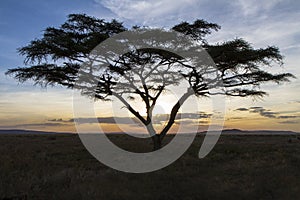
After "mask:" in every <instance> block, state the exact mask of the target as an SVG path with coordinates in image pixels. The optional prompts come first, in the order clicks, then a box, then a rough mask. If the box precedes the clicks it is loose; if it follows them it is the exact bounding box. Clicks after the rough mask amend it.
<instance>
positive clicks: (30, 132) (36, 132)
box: [0, 129, 71, 134]
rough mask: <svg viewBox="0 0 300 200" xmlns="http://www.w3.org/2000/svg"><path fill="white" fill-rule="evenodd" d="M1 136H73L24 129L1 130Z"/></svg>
mask: <svg viewBox="0 0 300 200" xmlns="http://www.w3.org/2000/svg"><path fill="white" fill-rule="evenodd" d="M0 134H71V133H66V132H64V133H61V132H48V131H34V130H22V129H10V130H1V129H0Z"/></svg>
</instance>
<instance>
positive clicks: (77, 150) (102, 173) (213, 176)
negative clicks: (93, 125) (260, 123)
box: [0, 134, 300, 200]
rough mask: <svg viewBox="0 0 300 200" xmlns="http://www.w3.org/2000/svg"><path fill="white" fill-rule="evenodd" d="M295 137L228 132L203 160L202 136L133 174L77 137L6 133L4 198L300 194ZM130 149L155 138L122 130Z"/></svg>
mask: <svg viewBox="0 0 300 200" xmlns="http://www.w3.org/2000/svg"><path fill="white" fill-rule="evenodd" d="M290 137H291V136H228V135H227V136H221V138H220V140H219V142H218V144H217V145H216V146H215V148H214V149H213V151H212V152H211V153H210V154H209V155H208V156H207V157H205V158H204V159H198V157H197V155H198V150H199V147H200V145H201V141H202V139H203V137H202V136H198V137H197V138H196V139H195V141H194V143H193V145H192V146H191V147H190V148H189V150H188V151H187V152H186V153H185V154H184V155H183V156H182V157H181V158H180V159H179V160H177V161H176V162H175V163H173V164H172V165H170V166H168V167H166V168H164V169H161V170H159V171H156V172H152V173H146V174H128V173H123V172H119V171H115V170H113V169H110V168H108V167H106V166H105V165H103V164H101V163H99V162H98V161H97V160H96V159H94V158H93V157H92V156H91V155H90V154H89V153H88V152H87V150H86V149H85V148H84V147H83V145H82V144H81V141H80V139H79V137H78V136H77V135H30V134H26V135H17V134H1V135H0V163H1V164H0V199H13V198H15V199H22V198H23V199H25V198H27V199H64V200H65V199H72V200H73V199H88V200H90V199H99V200H112V199H116V200H117V199H118V200H123V199H128V200H135V199H143V200H148V199H149V200H150V199H151V200H173V199H183V200H193V199H299V196H300V143H299V141H297V140H294V139H292V140H290ZM110 138H111V139H112V141H113V142H115V143H117V144H118V145H119V146H122V147H123V148H125V149H128V150H132V151H136V152H146V151H149V150H150V149H151V143H150V141H149V140H142V141H140V140H139V141H137V140H132V139H131V138H128V137H125V136H121V135H115V136H110Z"/></svg>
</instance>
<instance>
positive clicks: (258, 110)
mask: <svg viewBox="0 0 300 200" xmlns="http://www.w3.org/2000/svg"><path fill="white" fill-rule="evenodd" d="M235 111H240V112H245V111H248V112H249V113H257V114H259V115H260V116H262V117H266V118H273V119H295V118H300V116H298V115H281V113H280V112H274V111H271V110H269V109H266V108H263V107H250V108H237V109H235ZM280 123H282V122H280Z"/></svg>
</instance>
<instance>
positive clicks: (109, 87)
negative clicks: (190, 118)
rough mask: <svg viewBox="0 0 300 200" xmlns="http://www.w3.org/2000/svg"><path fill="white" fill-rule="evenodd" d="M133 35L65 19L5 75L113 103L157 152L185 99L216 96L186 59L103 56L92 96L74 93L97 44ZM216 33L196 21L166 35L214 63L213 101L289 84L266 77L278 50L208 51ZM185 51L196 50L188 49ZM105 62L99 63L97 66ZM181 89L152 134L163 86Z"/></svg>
mask: <svg viewBox="0 0 300 200" xmlns="http://www.w3.org/2000/svg"><path fill="white" fill-rule="evenodd" d="M136 29H139V28H138V27H132V28H126V27H124V26H123V24H122V23H121V22H118V21H117V20H112V21H110V22H108V21H105V20H104V19H97V18H95V17H91V16H87V15H85V14H71V15H69V16H68V19H67V21H66V22H65V23H64V24H62V25H61V26H60V27H58V28H55V27H48V28H46V30H45V31H44V35H43V37H42V38H41V39H35V40H33V41H31V42H30V43H29V44H28V45H27V46H25V47H22V48H20V49H18V51H19V53H20V54H21V55H23V56H25V60H24V63H25V64H26V65H28V66H26V67H18V68H13V69H9V70H8V71H7V74H9V75H12V76H13V77H14V78H16V79H17V80H18V81H20V82H24V81H27V80H32V81H33V82H34V83H35V84H38V85H41V86H43V87H46V86H48V85H51V86H54V85H62V86H65V87H67V88H71V89H72V88H75V89H80V90H81V91H82V94H84V95H87V96H92V97H93V98H96V99H101V100H108V99H110V97H111V96H114V97H116V98H117V99H119V100H120V101H121V102H122V103H123V104H124V105H125V107H126V108H127V109H128V110H129V111H130V112H131V113H132V114H133V115H134V116H135V117H137V118H138V119H139V120H140V121H141V122H142V124H144V125H145V126H146V127H147V130H148V132H149V134H150V135H151V136H152V139H153V141H154V146H155V149H158V148H160V146H161V140H162V139H163V137H164V136H165V135H166V134H167V132H168V131H169V130H170V128H171V126H172V125H173V124H174V121H175V118H176V115H177V113H178V111H179V109H180V107H181V105H182V104H183V103H184V101H185V100H186V99H188V98H189V97H190V96H191V95H196V96H211V95H216V94H217V93H213V92H211V91H210V89H211V88H213V87H215V86H216V85H213V84H208V82H207V80H208V79H205V78H204V75H203V69H202V70H201V68H199V66H194V65H193V62H185V59H186V58H183V57H182V56H180V55H177V54H174V53H172V52H170V51H165V50H162V49H159V48H140V49H138V48H137V49H132V50H131V51H130V52H127V53H124V54H122V55H119V56H117V57H114V56H109V55H106V58H103V59H104V60H105V59H106V62H105V66H104V65H103V66H104V67H102V68H101V69H103V70H100V71H97V72H96V76H95V74H94V76H93V77H94V78H93V79H89V82H88V84H94V85H95V86H96V89H95V90H92V91H91V90H89V88H88V84H87V83H84V84H83V85H80V87H76V85H75V82H76V80H78V72H79V70H80V68H81V67H82V66H84V65H85V66H86V65H87V63H89V62H88V61H89V60H90V59H91V52H92V51H93V50H94V49H95V47H96V46H97V45H98V44H99V43H101V42H103V41H105V40H106V39H108V38H111V37H113V36H115V35H117V34H119V33H122V32H124V31H128V30H136ZM146 29H147V28H146ZM219 29H220V26H219V25H217V24H214V23H209V22H206V21H205V20H200V19H198V20H196V21H194V22H193V23H188V22H182V23H180V24H177V25H175V26H174V27H172V28H171V29H170V30H167V31H176V32H178V33H180V34H181V35H184V36H188V37H189V38H191V40H192V42H195V43H198V44H201V47H202V48H203V49H205V50H206V52H207V53H208V54H209V55H210V57H211V58H212V60H213V61H214V63H215V68H216V69H215V72H217V73H218V75H219V77H220V80H221V81H222V86H223V87H224V90H222V92H219V93H222V94H223V95H227V96H238V97H247V96H254V97H255V96H260V97H262V96H264V95H266V92H265V91H262V90H261V89H260V86H261V84H263V83H266V82H275V83H281V82H286V81H289V80H290V78H293V77H294V76H293V75H292V74H290V73H280V74H273V73H271V72H270V71H271V68H272V67H274V66H276V65H282V64H283V57H282V55H281V54H280V51H279V49H278V48H277V47H274V46H269V47H266V48H260V49H255V48H254V47H253V46H251V45H250V44H249V43H248V42H246V41H245V40H243V39H240V38H237V39H234V40H231V41H226V42H223V43H217V44H209V43H208V42H207V41H206V40H205V36H207V35H209V34H211V33H212V31H218V30H219ZM149 30H150V29H149ZM174 48H175V47H174ZM191 48H194V47H193V45H191ZM103 50H104V51H105V49H103ZM106 53H107V52H106ZM107 58H109V59H107ZM103 59H102V60H101V59H100V60H101V62H102V61H103ZM87 69H89V70H88V71H82V72H81V73H86V74H87V75H88V74H89V73H91V71H92V70H93V69H94V68H93V66H89V68H87ZM94 70H95V69H94ZM206 70H207V69H206ZM93 73H95V71H94V72H93ZM120 78H122V81H120V80H121V79H120ZM182 81H186V82H187V83H188V85H189V88H188V89H187V92H186V93H185V94H183V95H182V97H181V98H180V99H178V102H177V103H175V104H174V106H173V109H172V111H171V113H170V116H169V119H168V122H167V123H166V126H165V127H164V128H163V129H162V131H161V132H159V133H157V132H156V130H154V128H153V124H152V111H153V108H154V106H155V105H156V102H157V100H158V98H159V97H160V96H161V94H162V93H163V91H165V90H166V89H167V86H169V85H176V84H179V83H180V82H182ZM135 98H140V99H141V100H142V101H143V102H144V104H145V108H146V111H147V116H142V115H141V114H140V113H139V112H138V111H137V110H136V109H135V108H133V107H132V106H131V105H130V100H131V99H135Z"/></svg>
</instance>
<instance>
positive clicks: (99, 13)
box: [0, 0, 300, 131]
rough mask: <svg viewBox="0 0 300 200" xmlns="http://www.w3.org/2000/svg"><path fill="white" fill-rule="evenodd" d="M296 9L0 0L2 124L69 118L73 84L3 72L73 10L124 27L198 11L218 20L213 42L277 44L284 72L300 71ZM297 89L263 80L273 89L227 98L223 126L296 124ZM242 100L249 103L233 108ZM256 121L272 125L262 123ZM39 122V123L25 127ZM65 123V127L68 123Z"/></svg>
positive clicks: (169, 21) (297, 4)
mask: <svg viewBox="0 0 300 200" xmlns="http://www.w3.org/2000/svg"><path fill="white" fill-rule="evenodd" d="M299 9H300V1H298V0H266V1H259V0H252V1H251V0H233V1H226V0H177V1H174V0H152V1H145V0H84V1H83V0H72V1H70V0H69V1H67V0H60V1H58V0H52V1H49V0H27V1H17V0H2V1H1V2H0V27H1V29H0V43H1V45H0V111H1V114H0V128H1V127H2V128H14V127H18V128H29V129H43V130H44V129H49V128H53V127H55V125H53V126H47V125H49V120H50V119H53V118H57V119H60V118H65V119H69V118H72V105H71V104H72V92H71V91H66V90H65V89H62V88H49V89H40V88H38V87H33V86H32V84H31V83H26V84H22V85H20V84H18V83H17V82H16V81H14V80H13V79H11V78H10V77H6V76H5V75H4V72H5V71H6V70H7V69H8V68H13V67H17V66H23V59H24V58H23V57H22V56H19V55H18V54H17V51H16V49H17V48H19V47H22V46H24V45H26V44H28V42H29V41H30V40H32V39H34V38H39V37H41V35H42V31H43V30H44V29H45V28H46V27H48V26H58V25H60V24H61V23H63V22H64V21H65V20H66V16H67V15H68V14H70V13H86V14H88V15H93V16H96V17H99V18H104V19H107V20H110V19H112V18H116V19H118V20H120V21H123V22H124V24H125V25H126V26H128V27H130V26H132V25H135V24H137V25H145V26H162V27H170V26H172V25H174V24H176V23H179V22H181V21H190V22H191V21H193V20H195V19H197V18H203V19H205V20H207V21H210V22H215V23H218V24H219V25H221V26H222V29H221V30H220V31H219V32H218V33H214V34H212V35H211V36H210V37H209V41H210V42H220V41H225V40H230V39H233V38H236V37H242V38H245V39H246V40H247V41H249V42H250V43H251V44H252V45H254V46H255V47H266V46H268V45H275V46H278V47H279V48H280V50H281V52H282V54H283V55H284V56H285V60H284V62H285V67H284V68H278V69H275V71H278V72H283V71H288V72H291V73H294V74H295V75H296V76H297V77H300V67H299V64H300V61H299V55H300V21H299V19H300V12H299ZM275 71H274V72H275ZM299 88H300V81H299V79H296V80H293V82H292V83H288V84H284V85H280V86H277V85H276V86H274V85H267V86H265V87H264V89H265V90H266V91H267V92H269V93H270V95H269V96H267V97H266V98H265V99H264V100H263V101H253V100H252V99H227V109H228V113H229V114H228V117H227V120H228V123H227V124H228V125H227V127H228V128H244V129H288V130H296V131H300V125H299V122H300V103H299V102H300V95H299V94H300V92H299ZM255 106H256V107H261V108H262V109H263V110H262V111H261V110H260V111H257V112H251V110H252V111H253V109H251V107H255ZM241 107H243V108H247V109H248V110H247V111H243V112H242V111H236V109H238V108H241ZM50 111H51V112H50ZM264 112H274V113H276V115H277V118H272V119H270V118H268V117H266V116H265V115H263V113H264ZM51 113H52V114H51ZM53 113H54V114H53ZM245 115H247V117H245ZM280 116H293V117H291V118H283V117H282V118H280ZM240 118H243V120H245V119H247V120H249V119H250V118H251V119H252V120H253V121H251V122H250V121H249V124H248V125H247V126H245V125H243V126H242V125H241V124H242V123H243V120H241V119H240ZM238 119H240V120H238ZM261 120H266V122H269V124H268V123H267V125H266V123H259V121H260V122H262V121H261ZM268 120H269V121H268ZM37 124H40V126H30V125H37ZM57 125H58V126H59V124H57ZM70 126H71V125H68V127H67V126H66V128H65V129H63V130H69V128H70ZM255 127H256V128H255ZM55 130H58V129H55Z"/></svg>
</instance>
